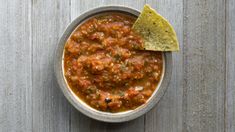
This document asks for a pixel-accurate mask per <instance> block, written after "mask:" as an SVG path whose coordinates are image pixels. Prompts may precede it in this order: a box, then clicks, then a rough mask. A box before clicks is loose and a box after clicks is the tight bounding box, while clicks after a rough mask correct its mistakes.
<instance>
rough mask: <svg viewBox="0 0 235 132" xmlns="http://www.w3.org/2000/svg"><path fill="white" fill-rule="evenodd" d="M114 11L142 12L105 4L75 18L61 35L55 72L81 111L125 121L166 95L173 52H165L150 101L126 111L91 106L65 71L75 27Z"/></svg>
mask: <svg viewBox="0 0 235 132" xmlns="http://www.w3.org/2000/svg"><path fill="white" fill-rule="evenodd" d="M112 12H119V13H124V14H127V15H132V16H134V17H138V15H139V14H140V11H138V10H136V9H133V8H129V7H124V6H103V7H99V8H95V9H92V10H90V11H87V12H85V13H83V14H81V15H80V16H79V17H77V18H76V19H75V20H73V22H72V23H70V24H69V25H68V27H67V28H66V30H65V32H64V33H63V35H62V36H61V37H60V40H59V43H58V44H57V47H56V49H55V54H54V72H55V76H56V79H57V82H58V84H59V86H60V89H61V91H62V92H63V94H64V96H65V97H66V98H67V99H68V100H69V102H70V103H71V104H72V105H73V106H74V107H75V108H76V109H77V110H79V111H80V112H81V113H83V114H85V115H87V116H88V117H91V118H93V119H96V120H99V121H104V122H125V121H130V120H133V119H135V118H137V117H140V116H141V115H143V114H145V113H146V112H148V111H149V110H150V109H152V108H153V107H154V106H155V105H156V104H157V103H158V102H159V100H160V99H161V97H162V96H163V95H164V93H165V91H166V89H167V87H168V84H169V82H170V78H171V74H172V53H171V52H163V71H162V77H161V80H160V82H159V84H158V85H157V88H156V90H155V91H154V92H153V94H152V96H151V97H150V98H149V99H148V101H147V102H146V103H145V104H143V105H141V106H139V107H137V108H136V109H134V110H129V111H125V112H118V113H110V112H102V111H99V110H96V109H94V108H92V107H90V106H89V105H87V104H86V103H85V102H83V101H82V100H81V99H79V97H77V96H76V95H75V93H73V91H72V90H71V89H70V88H69V86H68V85H67V82H66V79H65V77H64V73H63V51H64V46H65V43H66V41H67V39H68V38H69V36H70V35H71V33H72V32H73V31H74V29H75V28H76V27H77V26H78V25H80V24H81V23H82V22H84V21H85V20H87V19H89V18H91V17H93V16H96V15H100V14H103V13H112Z"/></svg>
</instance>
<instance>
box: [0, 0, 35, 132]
mask: <svg viewBox="0 0 235 132" xmlns="http://www.w3.org/2000/svg"><path fill="white" fill-rule="evenodd" d="M30 10H31V2H30V0H22V1H18V0H11V1H3V0H1V1H0V23H1V24H0V84H1V85H0V131H1V132H16V131H22V132H23V131H32V123H31V118H32V110H31V104H32V101H31V100H32V97H31V92H32V85H31V82H32V81H31V42H30V36H31V31H30V25H31V21H30Z"/></svg>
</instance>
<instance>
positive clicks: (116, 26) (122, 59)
mask: <svg viewBox="0 0 235 132" xmlns="http://www.w3.org/2000/svg"><path fill="white" fill-rule="evenodd" d="M135 20H136V18H134V17H131V16H127V15H124V14H119V13H113V14H106V15H102V16H97V17H94V18H91V19H89V20H88V21H86V22H84V23H83V24H81V25H80V26H79V27H78V28H77V29H76V30H75V31H74V32H73V33H72V34H71V36H70V37H69V39H68V40H67V43H66V45H65V50H64V72H65V78H66V80H67V82H68V85H69V86H70V88H71V89H72V91H73V92H74V93H75V94H76V95H77V96H78V97H79V98H80V99H82V100H83V101H84V102H86V103H87V104H88V105H90V106H91V107H93V108H95V109H98V110H101V111H108V112H120V111H127V110H131V109H135V108H137V107H138V106H140V105H142V104H144V103H146V101H147V100H148V98H149V97H150V96H151V95H152V93H153V92H154V90H155V89H156V86H157V84H158V83H159V81H160V79H161V74H162V68H163V58H162V53H161V52H151V51H144V50H140V49H143V40H142V38H141V37H140V36H139V35H138V34H136V33H135V32H134V31H132V29H131V27H132V25H133V23H134V21H135Z"/></svg>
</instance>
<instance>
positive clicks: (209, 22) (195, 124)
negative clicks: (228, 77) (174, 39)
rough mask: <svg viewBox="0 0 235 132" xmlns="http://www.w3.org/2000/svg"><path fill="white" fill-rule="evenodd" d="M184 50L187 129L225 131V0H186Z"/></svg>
mask: <svg viewBox="0 0 235 132" xmlns="http://www.w3.org/2000/svg"><path fill="white" fill-rule="evenodd" d="M183 52H184V92H183V94H184V97H183V113H184V119H183V130H184V131H190V132H192V131H193V132H202V131H203V132H222V131H224V130H225V128H224V125H225V124H224V119H225V117H224V107H225V105H224V101H225V97H224V95H225V60H226V59H225V1H224V0H206V1H205V0H184V50H183Z"/></svg>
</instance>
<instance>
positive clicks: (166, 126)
mask: <svg viewBox="0 0 235 132" xmlns="http://www.w3.org/2000/svg"><path fill="white" fill-rule="evenodd" d="M147 3H148V4H149V5H151V6H152V7H153V8H155V9H156V11H158V12H159V13H160V14H161V15H162V16H164V17H165V18H166V19H168V20H169V22H170V23H171V24H172V26H173V27H174V28H175V30H176V33H177V36H178V39H179V43H180V51H179V52H178V53H173V70H172V71H173V73H172V78H171V83H170V85H169V87H168V90H167V91H166V93H165V95H164V96H163V98H162V100H160V102H159V103H158V104H157V106H156V107H155V108H154V109H153V110H152V111H150V112H149V113H148V114H147V115H146V123H145V124H146V126H145V131H146V132H154V131H156V130H158V131H159V132H177V131H178V132H182V115H183V113H182V101H183V100H182V98H183V83H182V82H183V0H177V1H172V0H158V1H156V0H147Z"/></svg>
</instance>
